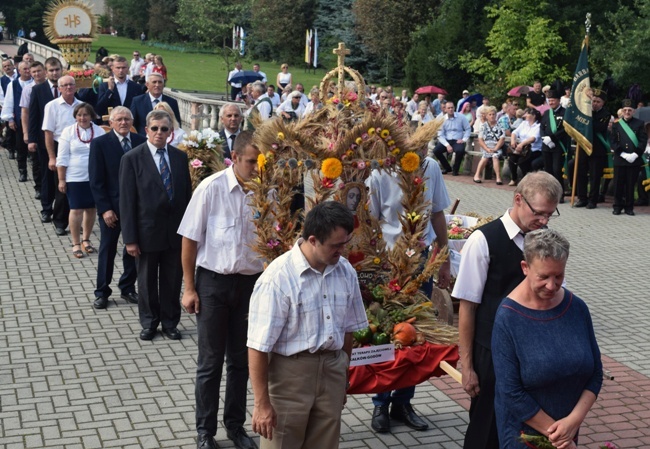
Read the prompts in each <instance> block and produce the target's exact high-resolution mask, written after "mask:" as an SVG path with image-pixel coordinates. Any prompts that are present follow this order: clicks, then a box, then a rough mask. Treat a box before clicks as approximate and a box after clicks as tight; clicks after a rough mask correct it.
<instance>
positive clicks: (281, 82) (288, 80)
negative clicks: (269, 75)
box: [275, 63, 293, 89]
mask: <svg viewBox="0 0 650 449" xmlns="http://www.w3.org/2000/svg"><path fill="white" fill-rule="evenodd" d="M280 70H281V72H280V73H278V76H277V77H276V78H275V85H276V86H280V87H279V88H278V89H280V88H282V89H284V88H285V87H287V86H288V85H291V84H293V79H292V77H291V73H289V64H286V63H285V64H282V65H281V66H280Z"/></svg>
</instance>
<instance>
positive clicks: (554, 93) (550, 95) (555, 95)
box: [546, 89, 562, 100]
mask: <svg viewBox="0 0 650 449" xmlns="http://www.w3.org/2000/svg"><path fill="white" fill-rule="evenodd" d="M546 98H556V99H558V100H559V99H560V98H562V94H560V92H558V91H557V90H552V89H551V90H547V91H546Z"/></svg>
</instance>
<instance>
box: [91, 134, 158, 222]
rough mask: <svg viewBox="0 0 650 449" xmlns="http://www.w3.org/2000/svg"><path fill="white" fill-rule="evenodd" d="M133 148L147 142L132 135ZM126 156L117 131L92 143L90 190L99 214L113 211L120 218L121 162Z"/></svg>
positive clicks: (141, 137) (138, 135) (143, 138)
mask: <svg viewBox="0 0 650 449" xmlns="http://www.w3.org/2000/svg"><path fill="white" fill-rule="evenodd" d="M130 139H131V148H135V147H137V146H139V145H142V144H143V143H145V142H146V140H147V139H146V138H145V137H143V136H141V135H140V134H136V133H131V136H130ZM122 156H124V150H123V149H122V142H121V140H120V139H118V137H117V135H116V134H115V131H113V130H110V131H109V132H108V133H106V134H104V135H103V136H100V137H98V138H96V139H93V140H92V142H90V158H89V161H88V172H89V175H90V190H91V191H92V193H93V198H94V199H95V204H96V205H97V213H98V214H99V215H100V216H101V215H103V214H104V212H107V211H109V210H112V211H113V212H115V214H116V215H117V216H118V217H119V216H120V176H119V175H120V161H121V160H122Z"/></svg>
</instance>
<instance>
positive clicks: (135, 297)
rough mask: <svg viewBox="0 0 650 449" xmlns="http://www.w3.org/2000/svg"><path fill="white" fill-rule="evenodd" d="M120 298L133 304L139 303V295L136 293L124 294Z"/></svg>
mask: <svg viewBox="0 0 650 449" xmlns="http://www.w3.org/2000/svg"><path fill="white" fill-rule="evenodd" d="M120 298H122V299H124V300H126V302H130V303H131V304H137V303H138V294H137V293H136V292H130V293H122V294H121V295H120Z"/></svg>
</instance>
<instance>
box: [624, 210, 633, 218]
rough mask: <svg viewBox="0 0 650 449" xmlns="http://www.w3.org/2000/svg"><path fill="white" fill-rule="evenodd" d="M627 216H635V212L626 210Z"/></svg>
mask: <svg viewBox="0 0 650 449" xmlns="http://www.w3.org/2000/svg"><path fill="white" fill-rule="evenodd" d="M625 214H626V215H631V216H634V211H633V210H632V209H626V210H625Z"/></svg>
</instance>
